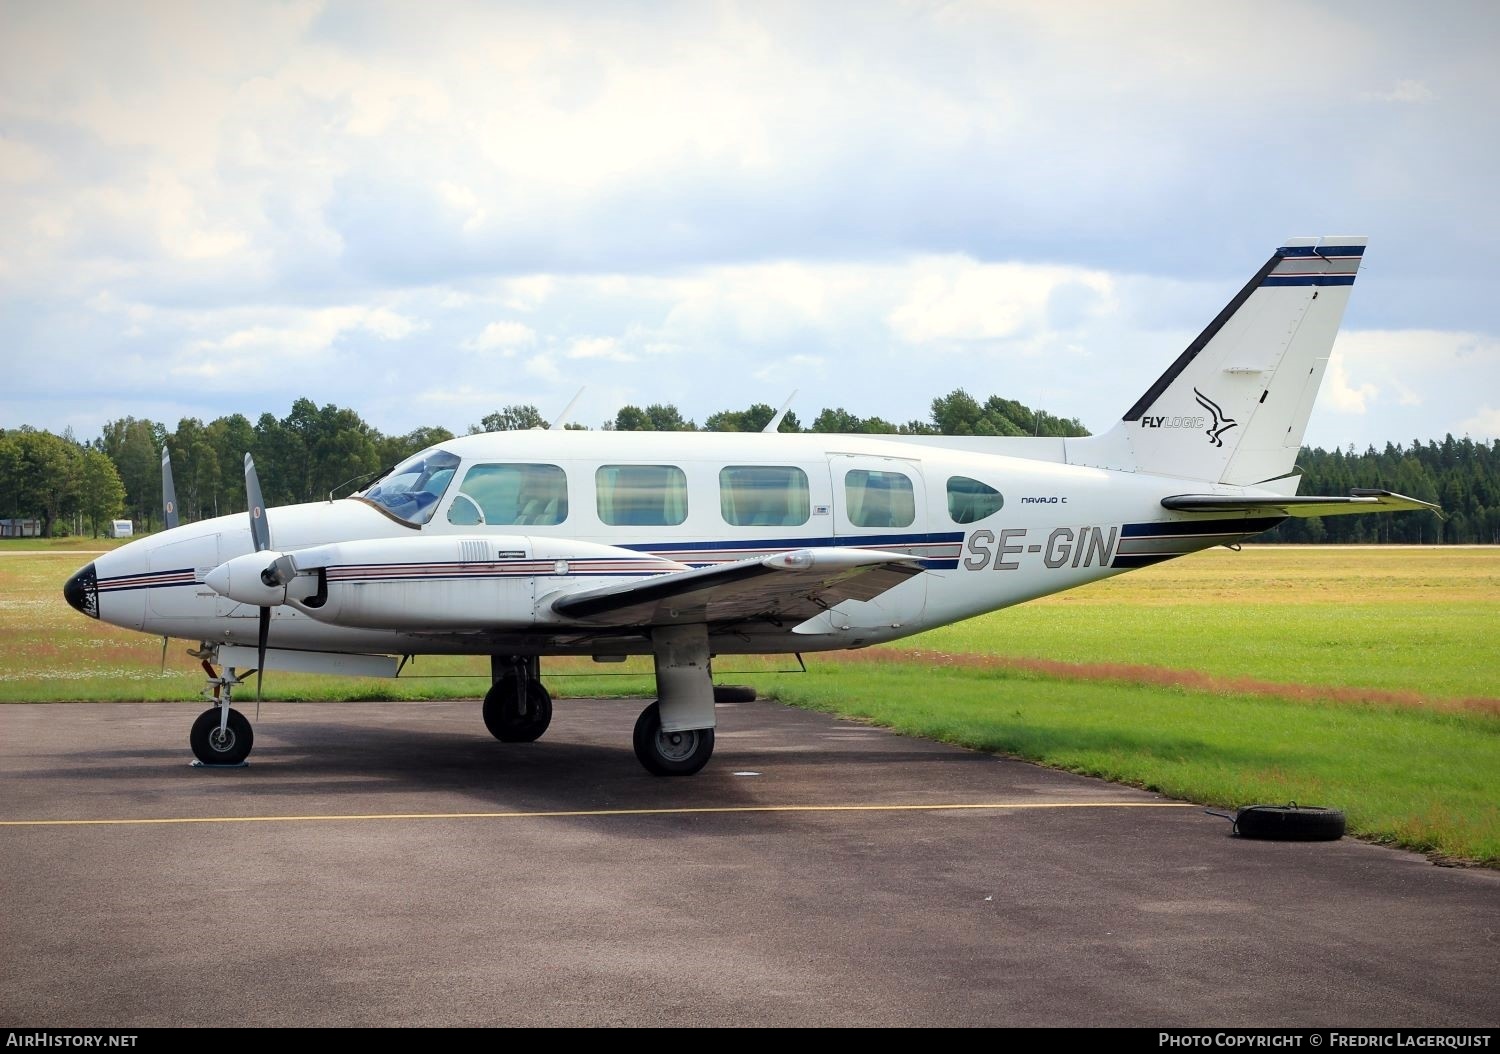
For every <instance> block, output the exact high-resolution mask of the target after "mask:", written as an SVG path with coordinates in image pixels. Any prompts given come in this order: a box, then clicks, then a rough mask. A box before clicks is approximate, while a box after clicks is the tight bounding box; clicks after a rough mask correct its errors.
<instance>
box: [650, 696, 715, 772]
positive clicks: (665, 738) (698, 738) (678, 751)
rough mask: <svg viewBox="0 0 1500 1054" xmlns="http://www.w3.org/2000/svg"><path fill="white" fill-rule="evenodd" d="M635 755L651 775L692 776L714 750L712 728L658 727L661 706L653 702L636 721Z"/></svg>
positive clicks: (659, 725)
mask: <svg viewBox="0 0 1500 1054" xmlns="http://www.w3.org/2000/svg"><path fill="white" fill-rule="evenodd" d="M633 742H634V745H635V756H636V757H637V758H638V759H639V760H640V763H641V764H642V765H644V766H645V767H646V771H647V772H649V773H651V774H652V775H653V776H691V775H692V774H693V773H695V772H697V771H699V770H700V769H702V768H703V766H704V765H707V764H708V759H709V758H710V757H712V756H713V752H714V730H713V729H711V728H695V729H692V730H690V731H687V732H663V731H662V730H661V706H660V705H659V704H658V703H652V704H651V705H650V706H648V707H646V709H644V710H642V711H641V716H640V717H638V718H636V721H635V735H634V737H633Z"/></svg>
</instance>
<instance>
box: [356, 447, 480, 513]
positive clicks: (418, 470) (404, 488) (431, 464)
mask: <svg viewBox="0 0 1500 1054" xmlns="http://www.w3.org/2000/svg"><path fill="white" fill-rule="evenodd" d="M458 465H459V458H458V455H457V454H450V453H448V451H446V450H424V451H423V452H422V453H420V454H417V455H416V456H415V457H412V458H410V459H408V460H406V461H403V462H402V463H401V464H399V465H397V466H396V467H395V468H394V469H392V470H391V471H390V472H389V473H388V474H387V475H386V476H385V477H383V478H382V479H381V480H380V481H379V482H378V483H376V484H375V485H374V486H373V487H370V488H369V489H368V490H366V491H364V492H363V493H361V494H358V495H356V497H358V498H361V499H363V500H364V501H368V502H369V503H370V504H372V505H376V506H379V507H380V508H382V509H384V510H385V511H386V512H388V513H390V514H391V515H392V516H394V517H395V518H396V519H398V520H401V521H403V522H405V523H410V524H412V525H414V526H417V527H420V526H421V525H422V524H424V523H426V522H427V521H428V520H430V519H432V514H433V512H434V511H435V510H436V509H437V505H438V502H439V501H441V500H442V497H443V493H444V492H445V491H446V490H447V489H448V484H450V483H452V482H453V473H454V472H455V471H456V470H457V468H458Z"/></svg>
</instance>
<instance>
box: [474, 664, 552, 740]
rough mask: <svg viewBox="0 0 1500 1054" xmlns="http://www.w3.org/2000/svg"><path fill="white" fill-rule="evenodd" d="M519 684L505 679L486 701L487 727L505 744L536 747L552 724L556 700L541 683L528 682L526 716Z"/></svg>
mask: <svg viewBox="0 0 1500 1054" xmlns="http://www.w3.org/2000/svg"><path fill="white" fill-rule="evenodd" d="M519 695H520V693H519V692H518V691H517V689H516V682H515V681H514V680H512V679H510V678H508V677H507V678H504V679H502V680H498V681H496V682H495V683H494V684H492V685H490V690H489V692H488V693H487V694H486V695H485V697H484V727H485V728H488V729H489V730H490V735H492V736H494V737H495V738H496V739H498V740H499V741H500V742H502V743H532V742H535V741H536V740H538V739H540V738H542V733H543V732H545V731H547V726H548V725H550V724H551V723H552V696H551V695H549V694H548V692H547V689H546V688H544V687H542V682H541V681H527V682H526V712H525V713H524V714H523V713H522V712H521V701H520V699H519Z"/></svg>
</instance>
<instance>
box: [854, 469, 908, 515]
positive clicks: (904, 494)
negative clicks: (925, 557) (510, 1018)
mask: <svg viewBox="0 0 1500 1054" xmlns="http://www.w3.org/2000/svg"><path fill="white" fill-rule="evenodd" d="M844 500H845V503H846V504H847V505H848V508H849V522H850V523H852V524H854V526H856V527H910V526H911V525H912V521H913V520H915V519H916V518H917V499H916V494H915V493H914V492H913V490H912V485H911V479H910V477H908V476H907V475H906V474H905V473H902V472H876V471H873V470H871V469H863V468H856V469H851V470H850V471H849V473H848V474H847V475H845V476H844Z"/></svg>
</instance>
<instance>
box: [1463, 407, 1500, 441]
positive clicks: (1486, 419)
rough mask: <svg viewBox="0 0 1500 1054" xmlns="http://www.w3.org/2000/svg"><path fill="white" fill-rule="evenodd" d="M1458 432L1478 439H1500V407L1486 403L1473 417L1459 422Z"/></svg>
mask: <svg viewBox="0 0 1500 1054" xmlns="http://www.w3.org/2000/svg"><path fill="white" fill-rule="evenodd" d="M1458 434H1459V435H1468V436H1472V437H1473V438H1475V439H1478V440H1489V441H1493V440H1496V439H1500V407H1494V406H1490V405H1489V404H1488V403H1486V404H1485V405H1484V406H1481V407H1480V408H1479V412H1478V413H1476V414H1475V415H1474V416H1473V417H1468V418H1465V419H1464V420H1462V421H1460V422H1459V423H1458Z"/></svg>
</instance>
